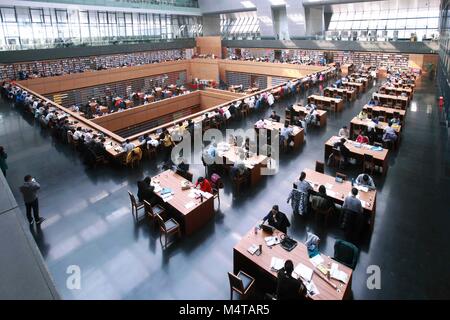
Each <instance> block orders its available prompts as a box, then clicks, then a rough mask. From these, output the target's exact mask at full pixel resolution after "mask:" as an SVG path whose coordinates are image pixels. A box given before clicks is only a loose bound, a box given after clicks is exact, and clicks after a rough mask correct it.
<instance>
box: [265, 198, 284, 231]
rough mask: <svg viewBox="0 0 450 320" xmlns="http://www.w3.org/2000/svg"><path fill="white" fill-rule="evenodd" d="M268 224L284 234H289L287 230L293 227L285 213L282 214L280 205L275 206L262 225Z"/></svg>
mask: <svg viewBox="0 0 450 320" xmlns="http://www.w3.org/2000/svg"><path fill="white" fill-rule="evenodd" d="M266 221H267V222H268V223H269V225H270V226H272V227H274V228H275V229H277V230H280V231H281V232H283V233H287V228H288V227H290V226H291V223H290V222H289V220H288V218H287V217H286V215H285V214H284V213H283V212H280V210H279V209H278V205H274V206H273V207H272V210H271V211H270V212H269V213H268V214H267V215H266V216H265V217H264V219H263V220H262V222H261V224H263V223H264V222H266Z"/></svg>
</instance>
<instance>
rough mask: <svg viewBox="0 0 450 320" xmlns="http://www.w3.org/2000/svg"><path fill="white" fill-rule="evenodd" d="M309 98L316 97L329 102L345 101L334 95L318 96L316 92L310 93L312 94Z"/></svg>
mask: <svg viewBox="0 0 450 320" xmlns="http://www.w3.org/2000/svg"><path fill="white" fill-rule="evenodd" d="M309 98H314V99H316V100H322V101H327V102H331V101H334V102H336V103H340V102H342V101H343V100H342V99H338V98H332V97H325V96H318V95H315V94H313V95H310V96H309V97H308V99H309Z"/></svg>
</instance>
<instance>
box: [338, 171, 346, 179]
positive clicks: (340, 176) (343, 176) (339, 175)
mask: <svg viewBox="0 0 450 320" xmlns="http://www.w3.org/2000/svg"><path fill="white" fill-rule="evenodd" d="M336 178H341V179H342V181H347V176H346V175H345V174H343V173H340V172H336Z"/></svg>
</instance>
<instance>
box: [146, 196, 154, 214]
mask: <svg viewBox="0 0 450 320" xmlns="http://www.w3.org/2000/svg"><path fill="white" fill-rule="evenodd" d="M144 207H145V212H146V213H148V214H150V215H151V216H154V213H153V208H152V205H151V204H150V202H148V201H147V200H144Z"/></svg>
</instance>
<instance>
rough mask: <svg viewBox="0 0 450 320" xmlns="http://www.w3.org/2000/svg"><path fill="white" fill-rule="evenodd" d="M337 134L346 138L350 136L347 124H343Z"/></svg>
mask: <svg viewBox="0 0 450 320" xmlns="http://www.w3.org/2000/svg"><path fill="white" fill-rule="evenodd" d="M338 136H339V137H341V138H345V139H348V138H349V137H350V132H349V131H348V128H347V126H343V127H342V128H341V129H340V130H339V133H338Z"/></svg>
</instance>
